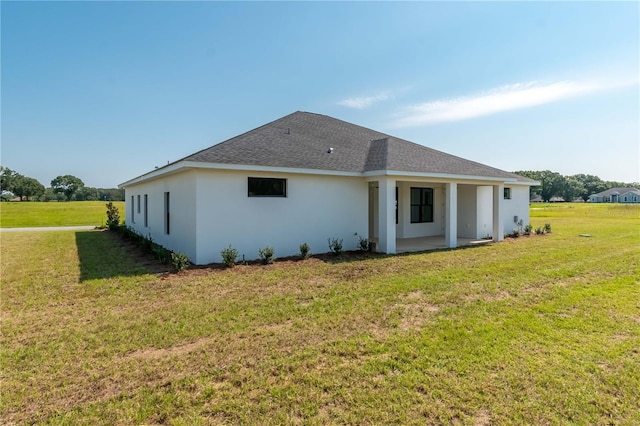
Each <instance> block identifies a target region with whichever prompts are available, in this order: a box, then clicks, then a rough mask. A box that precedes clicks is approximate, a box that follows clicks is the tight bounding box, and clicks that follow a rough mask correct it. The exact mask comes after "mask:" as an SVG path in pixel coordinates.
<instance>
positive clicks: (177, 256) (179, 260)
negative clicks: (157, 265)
mask: <svg viewBox="0 0 640 426" xmlns="http://www.w3.org/2000/svg"><path fill="white" fill-rule="evenodd" d="M171 264H172V265H173V269H175V270H176V271H178V272H180V271H184V270H185V269H187V268H188V267H189V265H190V264H191V262H189V257H188V256H187V255H186V254H184V253H171Z"/></svg>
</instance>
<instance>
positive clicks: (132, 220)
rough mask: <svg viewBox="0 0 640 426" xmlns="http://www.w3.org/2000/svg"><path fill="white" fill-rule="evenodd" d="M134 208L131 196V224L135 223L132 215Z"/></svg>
mask: <svg viewBox="0 0 640 426" xmlns="http://www.w3.org/2000/svg"><path fill="white" fill-rule="evenodd" d="M134 208H135V205H134V204H133V195H132V196H131V223H136V220H135V215H134V213H135V212H134V211H133V209H134Z"/></svg>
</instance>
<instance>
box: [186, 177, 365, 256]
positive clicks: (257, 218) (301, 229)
mask: <svg viewBox="0 0 640 426" xmlns="http://www.w3.org/2000/svg"><path fill="white" fill-rule="evenodd" d="M248 177H265V178H285V179H287V197H284V198H283V197H248V195H247V192H248V188H247V187H248ZM196 182H197V184H196V185H195V186H196V188H197V189H196V200H197V213H196V223H197V232H196V234H197V253H198V256H197V258H195V259H192V261H194V262H195V263H198V264H206V263H211V262H221V261H222V258H221V256H220V251H221V250H223V249H224V248H226V247H227V246H228V245H229V244H231V245H232V247H234V248H236V249H238V251H239V254H240V259H242V256H243V255H244V256H245V259H246V260H250V259H257V258H258V257H259V256H258V249H260V248H264V247H266V246H267V245H270V246H273V247H274V249H275V256H276V257H286V256H292V255H296V254H298V253H299V249H300V244H302V243H305V242H306V243H307V244H309V245H310V247H311V252H312V253H326V252H328V251H329V246H328V243H327V239H328V238H342V239H343V248H344V249H345V250H354V249H356V248H357V244H358V236H356V235H355V233H357V234H358V235H359V236H362V237H364V238H368V189H367V188H368V184H367V182H366V181H365V180H364V179H362V178H359V177H353V178H349V177H338V176H322V175H304V174H287V173H269V172H246V171H216V170H199V171H197V177H196Z"/></svg>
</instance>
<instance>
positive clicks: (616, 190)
mask: <svg viewBox="0 0 640 426" xmlns="http://www.w3.org/2000/svg"><path fill="white" fill-rule="evenodd" d="M628 192H631V193H633V194H638V195H640V189H638V188H634V187H618V188H609V189H607V190H605V191H602V192H598V193H597V194H593V195H591V196H592V197H610V196H612V195H622V194H626V193H628Z"/></svg>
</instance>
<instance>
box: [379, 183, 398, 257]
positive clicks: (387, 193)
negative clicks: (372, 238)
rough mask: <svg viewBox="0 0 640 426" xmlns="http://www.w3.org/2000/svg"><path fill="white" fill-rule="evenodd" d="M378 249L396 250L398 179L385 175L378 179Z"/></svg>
mask: <svg viewBox="0 0 640 426" xmlns="http://www.w3.org/2000/svg"><path fill="white" fill-rule="evenodd" d="M378 220H379V221H380V223H379V227H378V230H379V233H380V235H379V237H378V240H379V241H378V246H379V247H378V251H379V252H382V253H388V254H393V253H395V252H396V180H395V179H391V178H387V177H384V178H382V179H380V180H379V181H378Z"/></svg>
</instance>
